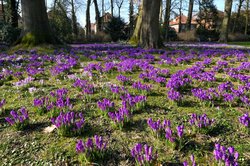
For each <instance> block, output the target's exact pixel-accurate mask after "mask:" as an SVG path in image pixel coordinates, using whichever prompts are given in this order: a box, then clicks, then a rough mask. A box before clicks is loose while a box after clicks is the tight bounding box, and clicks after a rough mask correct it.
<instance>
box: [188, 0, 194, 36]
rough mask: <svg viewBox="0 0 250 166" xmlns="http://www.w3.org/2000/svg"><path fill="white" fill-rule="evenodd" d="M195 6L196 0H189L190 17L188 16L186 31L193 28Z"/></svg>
mask: <svg viewBox="0 0 250 166" xmlns="http://www.w3.org/2000/svg"><path fill="white" fill-rule="evenodd" d="M193 7H194V0H189V6H188V18H187V22H186V31H190V30H191V23H192V15H193Z"/></svg>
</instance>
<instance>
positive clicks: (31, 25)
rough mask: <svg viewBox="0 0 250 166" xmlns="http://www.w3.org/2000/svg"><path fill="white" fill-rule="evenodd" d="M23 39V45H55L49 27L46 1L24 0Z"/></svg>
mask: <svg viewBox="0 0 250 166" xmlns="http://www.w3.org/2000/svg"><path fill="white" fill-rule="evenodd" d="M21 3H22V16H23V20H24V22H23V26H24V31H23V34H22V35H23V37H22V39H21V43H22V44H26V45H38V44H41V43H55V38H54V36H53V35H52V33H51V30H50V27H49V21H48V16H47V12H46V7H45V1H44V0H35V1H34V0H22V1H21Z"/></svg>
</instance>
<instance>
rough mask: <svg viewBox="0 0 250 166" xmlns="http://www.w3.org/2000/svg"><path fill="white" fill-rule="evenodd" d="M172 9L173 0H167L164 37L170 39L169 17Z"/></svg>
mask: <svg viewBox="0 0 250 166" xmlns="http://www.w3.org/2000/svg"><path fill="white" fill-rule="evenodd" d="M170 10H171V0H167V1H166V10H165V18H164V23H163V39H164V40H165V39H167V40H168V32H169V18H170V12H171V11H170Z"/></svg>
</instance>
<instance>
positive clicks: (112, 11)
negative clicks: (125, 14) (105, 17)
mask: <svg viewBox="0 0 250 166" xmlns="http://www.w3.org/2000/svg"><path fill="white" fill-rule="evenodd" d="M110 6H111V16H112V17H114V0H110Z"/></svg>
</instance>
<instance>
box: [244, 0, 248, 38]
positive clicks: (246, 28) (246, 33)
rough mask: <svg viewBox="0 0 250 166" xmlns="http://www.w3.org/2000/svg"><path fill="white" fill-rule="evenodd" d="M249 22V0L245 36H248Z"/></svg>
mask: <svg viewBox="0 0 250 166" xmlns="http://www.w3.org/2000/svg"><path fill="white" fill-rule="evenodd" d="M248 21H249V0H247V9H246V25H245V33H244V34H245V35H247V31H248Z"/></svg>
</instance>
